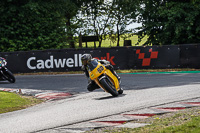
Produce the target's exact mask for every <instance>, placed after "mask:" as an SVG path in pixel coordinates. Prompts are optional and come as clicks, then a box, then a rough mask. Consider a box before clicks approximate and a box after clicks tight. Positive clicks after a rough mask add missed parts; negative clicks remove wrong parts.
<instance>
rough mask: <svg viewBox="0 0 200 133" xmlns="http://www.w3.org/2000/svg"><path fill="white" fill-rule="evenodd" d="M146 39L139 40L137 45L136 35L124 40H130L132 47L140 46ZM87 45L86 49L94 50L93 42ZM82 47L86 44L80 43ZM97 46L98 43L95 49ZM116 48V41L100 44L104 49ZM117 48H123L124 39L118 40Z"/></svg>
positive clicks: (106, 41)
mask: <svg viewBox="0 0 200 133" xmlns="http://www.w3.org/2000/svg"><path fill="white" fill-rule="evenodd" d="M147 39H148V37H147V36H145V37H144V38H143V39H142V40H141V42H140V43H139V45H136V44H137V43H138V35H133V36H130V37H128V38H126V40H131V44H132V46H142V45H143V44H144V43H145V42H146V41H147ZM87 45H88V48H94V42H88V43H87ZM78 46H79V44H78V43H76V44H75V47H76V48H78ZM82 46H83V48H85V47H86V43H82ZM98 46H99V42H96V47H98ZM116 46H117V41H115V42H112V41H111V40H109V39H105V40H103V41H102V44H101V47H105V48H110V47H116ZM119 46H120V47H122V46H124V39H123V38H120V41H119Z"/></svg>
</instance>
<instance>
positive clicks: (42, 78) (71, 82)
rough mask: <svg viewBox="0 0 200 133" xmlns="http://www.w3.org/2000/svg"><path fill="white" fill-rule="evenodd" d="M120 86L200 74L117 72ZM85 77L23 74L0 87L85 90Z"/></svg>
mask: <svg viewBox="0 0 200 133" xmlns="http://www.w3.org/2000/svg"><path fill="white" fill-rule="evenodd" d="M119 76H120V77H121V81H122V84H121V86H122V88H124V89H125V90H141V89H149V88H153V87H170V86H180V85H188V84H195V83H199V82H200V74H198V73H183V74H119ZM87 83H88V81H87V78H86V76H85V75H84V74H63V75H24V76H16V83H14V84H11V83H9V82H7V81H0V88H16V89H36V90H57V91H65V92H76V93H80V92H87V89H86V88H87Z"/></svg>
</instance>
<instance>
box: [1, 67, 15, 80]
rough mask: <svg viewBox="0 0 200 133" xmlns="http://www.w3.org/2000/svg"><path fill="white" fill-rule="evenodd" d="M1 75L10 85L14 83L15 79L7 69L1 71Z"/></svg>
mask: <svg viewBox="0 0 200 133" xmlns="http://www.w3.org/2000/svg"><path fill="white" fill-rule="evenodd" d="M3 74H4V76H5V78H6V80H8V81H9V82H10V83H15V77H14V75H13V74H12V72H11V71H10V70H8V69H7V70H5V71H3Z"/></svg>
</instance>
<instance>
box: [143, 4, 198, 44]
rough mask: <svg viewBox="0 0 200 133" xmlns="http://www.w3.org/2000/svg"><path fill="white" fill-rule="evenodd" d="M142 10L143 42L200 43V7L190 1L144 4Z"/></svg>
mask: <svg viewBox="0 0 200 133" xmlns="http://www.w3.org/2000/svg"><path fill="white" fill-rule="evenodd" d="M141 4H142V5H143V6H144V7H142V8H140V9H139V12H140V13H141V16H140V18H139V19H140V22H142V23H143V27H142V30H141V31H140V32H139V35H140V38H142V37H143V36H145V35H148V36H149V38H148V41H147V42H146V43H147V44H153V45H170V44H186V43H199V42H200V25H199V23H200V4H198V3H197V2H195V1H193V2H191V1H190V0H183V1H180V0H176V1H174V0H163V1H156V0H143V1H141Z"/></svg>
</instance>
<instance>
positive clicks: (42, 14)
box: [0, 0, 66, 51]
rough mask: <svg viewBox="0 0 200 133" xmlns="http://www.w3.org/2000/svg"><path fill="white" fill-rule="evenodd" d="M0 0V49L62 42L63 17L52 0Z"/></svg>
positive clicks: (52, 45)
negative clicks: (48, 0) (35, 0)
mask: <svg viewBox="0 0 200 133" xmlns="http://www.w3.org/2000/svg"><path fill="white" fill-rule="evenodd" d="M0 3H1V10H0V20H1V21H0V25H1V32H0V51H21V50H43V49H51V48H62V47H64V46H65V45H66V37H65V36H66V33H65V30H64V28H63V27H64V26H65V20H64V19H63V17H62V16H61V14H60V13H59V12H58V10H57V9H56V6H54V3H51V2H48V3H47V2H42V1H37V2H32V1H31V0H30V1H28V2H26V3H25V2H22V3H20V4H19V3H18V0H9V1H1V2H0ZM16 3H18V4H16ZM52 11H53V12H52Z"/></svg>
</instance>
